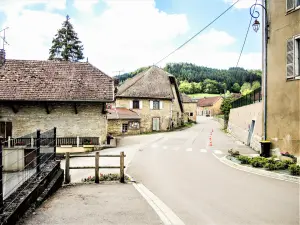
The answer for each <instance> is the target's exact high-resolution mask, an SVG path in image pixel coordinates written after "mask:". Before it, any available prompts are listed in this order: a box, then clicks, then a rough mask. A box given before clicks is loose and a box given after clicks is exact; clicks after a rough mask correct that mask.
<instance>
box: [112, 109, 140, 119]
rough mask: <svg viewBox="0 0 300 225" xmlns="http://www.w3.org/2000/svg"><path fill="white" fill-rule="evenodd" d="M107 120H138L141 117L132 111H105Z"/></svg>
mask: <svg viewBox="0 0 300 225" xmlns="http://www.w3.org/2000/svg"><path fill="white" fill-rule="evenodd" d="M107 112H108V113H107V119H111V120H113V119H140V118H141V117H140V116H139V115H138V114H137V113H136V112H134V111H131V110H129V109H126V108H114V109H107Z"/></svg>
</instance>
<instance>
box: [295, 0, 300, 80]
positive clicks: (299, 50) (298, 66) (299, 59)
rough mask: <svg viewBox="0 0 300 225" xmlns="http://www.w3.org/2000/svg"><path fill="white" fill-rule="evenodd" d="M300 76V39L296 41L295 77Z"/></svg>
mask: <svg viewBox="0 0 300 225" xmlns="http://www.w3.org/2000/svg"><path fill="white" fill-rule="evenodd" d="M299 2H300V0H299ZM299 76H300V37H299V38H297V39H295V77H299Z"/></svg>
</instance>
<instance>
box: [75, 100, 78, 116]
mask: <svg viewBox="0 0 300 225" xmlns="http://www.w3.org/2000/svg"><path fill="white" fill-rule="evenodd" d="M74 110H75V114H78V109H77V104H76V103H74Z"/></svg>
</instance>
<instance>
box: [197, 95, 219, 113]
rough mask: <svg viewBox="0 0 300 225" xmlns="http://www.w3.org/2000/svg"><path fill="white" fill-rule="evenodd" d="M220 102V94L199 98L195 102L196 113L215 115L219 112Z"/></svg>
mask: <svg viewBox="0 0 300 225" xmlns="http://www.w3.org/2000/svg"><path fill="white" fill-rule="evenodd" d="M222 102H223V98H222V97H221V96H216V97H204V98H201V99H199V100H198V103H197V115H198V116H215V115H219V114H221V105H222Z"/></svg>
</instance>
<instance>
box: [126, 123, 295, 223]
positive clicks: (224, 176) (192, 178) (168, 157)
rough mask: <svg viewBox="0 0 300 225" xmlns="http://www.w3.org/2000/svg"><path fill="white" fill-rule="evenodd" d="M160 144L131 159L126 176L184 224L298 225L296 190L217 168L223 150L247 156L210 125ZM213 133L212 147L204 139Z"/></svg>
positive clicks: (166, 137) (286, 184) (171, 135)
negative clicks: (152, 195) (164, 205)
mask: <svg viewBox="0 0 300 225" xmlns="http://www.w3.org/2000/svg"><path fill="white" fill-rule="evenodd" d="M199 122H200V123H199V124H197V125H196V126H194V127H192V128H190V129H187V130H185V131H180V132H170V133H165V134H164V135H163V138H160V139H158V140H157V141H155V142H153V143H151V144H149V145H146V146H144V147H143V148H141V149H140V150H139V151H137V152H136V153H135V156H134V158H133V160H132V161H131V163H130V166H129V168H128V170H127V172H128V174H130V175H131V176H132V177H133V178H134V179H135V180H136V181H137V182H140V183H142V184H143V185H145V186H146V187H147V188H148V189H149V190H150V191H152V193H154V194H155V195H156V196H157V197H158V198H160V200H162V201H163V202H164V203H165V204H166V205H167V206H168V207H169V208H170V209H171V210H172V211H173V212H174V213H175V214H176V215H177V216H178V217H179V218H180V219H181V220H182V221H183V222H184V223H185V224H191V225H196V224H201V225H204V224H205V225H212V224H214V225H219V224H220V225H227V224H228V225H235V224H238V225H244V224H245V225H246V224H247V225H250V224H253V225H267V224H270V225H277V224H278V225H279V224H280V225H292V224H293V225H298V224H299V184H295V183H289V182H285V181H280V180H275V179H272V178H268V177H263V176H259V175H255V174H251V173H247V172H243V171H240V170H236V169H234V168H231V167H228V166H227V165H224V164H222V163H221V162H220V161H219V160H218V159H217V158H216V157H222V156H224V154H226V153H227V151H228V149H230V148H234V149H236V150H237V149H238V150H240V151H241V152H244V153H249V154H251V153H254V152H253V151H252V150H250V149H249V148H247V147H246V146H244V145H242V144H241V143H238V142H236V141H234V140H233V139H232V138H230V137H228V136H227V135H226V134H224V133H223V132H222V131H221V130H220V129H219V127H220V125H219V124H218V123H217V122H216V121H213V120H211V119H206V118H204V119H201V120H200V121H199ZM212 131H213V133H212V146H209V135H210V133H211V132H212Z"/></svg>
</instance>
